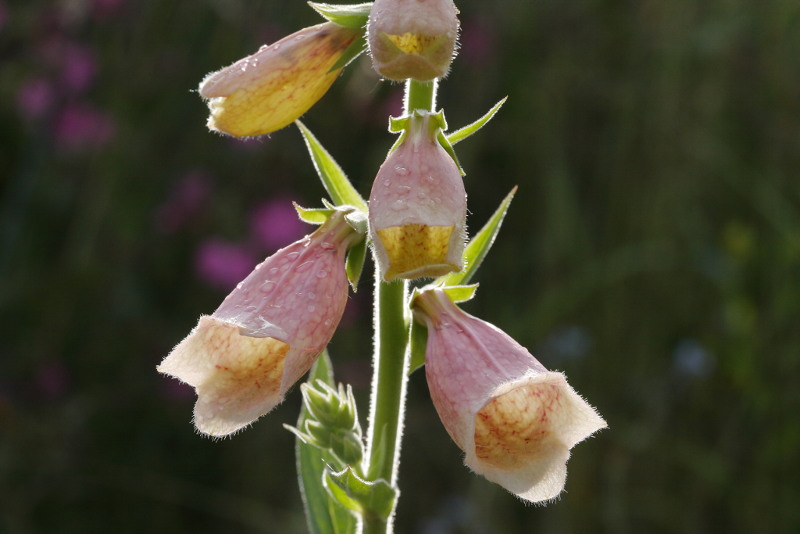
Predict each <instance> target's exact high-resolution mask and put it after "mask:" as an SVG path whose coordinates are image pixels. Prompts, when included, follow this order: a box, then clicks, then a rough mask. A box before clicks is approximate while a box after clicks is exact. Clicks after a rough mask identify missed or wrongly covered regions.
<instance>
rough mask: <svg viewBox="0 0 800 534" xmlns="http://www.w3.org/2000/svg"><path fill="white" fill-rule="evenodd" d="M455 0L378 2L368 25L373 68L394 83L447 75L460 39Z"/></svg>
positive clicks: (427, 79)
mask: <svg viewBox="0 0 800 534" xmlns="http://www.w3.org/2000/svg"><path fill="white" fill-rule="evenodd" d="M457 15H458V10H457V9H456V6H455V4H454V3H453V0H375V3H374V4H373V6H372V11H371V13H370V17H369V22H368V23H367V34H368V42H369V50H370V54H371V55H372V65H373V67H374V68H375V70H376V71H377V72H378V74H380V75H381V76H383V77H385V78H389V79H390V80H398V81H400V80H405V79H407V78H412V79H414V80H419V81H430V80H433V79H434V78H441V77H443V76H444V75H445V74H447V71H448V69H449V68H450V63H451V62H452V60H453V56H454V54H455V50H456V40H457V39H458V16H457Z"/></svg>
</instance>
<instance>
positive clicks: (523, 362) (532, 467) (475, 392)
mask: <svg viewBox="0 0 800 534" xmlns="http://www.w3.org/2000/svg"><path fill="white" fill-rule="evenodd" d="M415 314H416V316H417V317H418V319H421V320H422V321H424V322H425V324H426V325H427V327H428V344H427V347H426V355H425V360H426V361H425V369H426V371H425V372H426V376H427V379H428V388H429V389H430V393H431V398H432V399H433V403H434V405H435V406H436V410H437V412H438V413H439V417H440V419H441V420H442V423H443V424H444V426H445V428H446V429H447V432H448V433H449V434H450V437H452V438H453V441H455V442H456V444H457V445H458V446H459V447H460V448H461V449H462V450H463V451H464V452H465V453H466V455H465V459H464V463H465V464H466V465H467V466H469V467H470V468H471V469H472V470H473V471H475V472H476V473H478V474H481V475H483V476H485V477H486V478H487V479H489V480H491V481H492V482H495V483H497V484H500V485H501V486H503V487H504V488H506V489H507V490H508V491H510V492H512V493H514V494H516V495H517V496H518V497H520V498H522V499H524V500H526V501H531V502H538V501H544V500H548V499H552V498H554V497H556V496H557V495H558V494H559V493H560V492H561V490H562V489H563V487H564V483H565V480H566V476H567V467H566V463H567V459H568V458H569V454H570V453H569V451H570V449H571V448H572V447H573V446H574V445H575V444H577V443H578V442H580V441H582V440H584V439H585V438H587V437H589V436H590V435H591V434H593V433H594V432H596V431H597V430H599V429H601V428H603V427H605V426H606V423H605V421H603V419H602V418H601V417H600V416H599V415H598V414H597V412H596V411H595V410H594V408H592V407H591V406H590V405H589V404H587V403H586V401H584V400H583V399H582V398H581V397H580V396H579V395H578V394H577V393H575V391H574V390H573V389H572V388H571V387H570V386H569V384H567V381H566V378H565V377H564V375H562V374H561V373H557V372H552V371H548V370H547V369H545V368H544V366H542V364H540V363H539V362H538V361H537V360H536V359H535V358H534V357H533V356H531V354H530V353H529V352H528V351H527V350H525V348H524V347H522V346H520V345H519V344H518V343H517V342H516V341H514V340H513V339H511V338H510V337H509V336H508V335H507V334H505V333H504V332H502V331H501V330H499V329H498V328H496V327H495V326H493V325H491V324H489V323H486V322H484V321H481V320H480V319H477V318H475V317H473V316H471V315H469V314H467V313H465V312H463V311H462V310H461V309H459V308H458V307H457V306H456V305H455V304H453V303H452V302H451V301H450V299H449V298H448V297H447V295H446V294H445V293H444V292H443V291H442V290H440V289H433V290H427V291H423V292H422V293H421V294H420V295H419V296H418V297H417V298H416V300H415Z"/></svg>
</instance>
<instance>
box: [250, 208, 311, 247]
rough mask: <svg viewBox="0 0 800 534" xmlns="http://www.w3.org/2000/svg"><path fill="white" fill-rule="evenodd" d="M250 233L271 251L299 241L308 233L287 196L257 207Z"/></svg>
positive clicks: (252, 215)
mask: <svg viewBox="0 0 800 534" xmlns="http://www.w3.org/2000/svg"><path fill="white" fill-rule="evenodd" d="M250 229H251V230H250V231H251V232H252V234H253V236H254V237H255V238H256V240H257V241H258V244H259V245H262V246H263V247H264V248H265V249H267V250H269V251H273V250H277V249H278V248H280V247H283V246H285V245H286V243H291V242H292V241H295V240H297V239H298V238H300V237H301V236H303V235H304V234H305V233H306V228H305V225H304V224H303V223H302V221H300V218H299V217H298V216H297V211H295V209H294V208H293V207H292V203H291V201H290V200H289V199H287V198H286V197H285V196H277V197H273V198H272V199H271V200H269V201H267V202H264V203H263V204H261V205H259V206H257V207H256V208H255V209H254V210H253V211H252V213H251V214H250Z"/></svg>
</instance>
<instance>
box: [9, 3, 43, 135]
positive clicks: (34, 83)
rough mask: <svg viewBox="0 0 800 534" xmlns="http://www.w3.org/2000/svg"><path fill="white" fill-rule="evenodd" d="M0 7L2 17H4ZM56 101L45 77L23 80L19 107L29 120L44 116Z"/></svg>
mask: <svg viewBox="0 0 800 534" xmlns="http://www.w3.org/2000/svg"><path fill="white" fill-rule="evenodd" d="M1 12H2V8H0V17H2V13H1ZM0 26H2V25H1V24H0ZM54 101H55V91H54V90H53V85H52V84H51V83H50V82H49V81H48V80H46V79H44V78H31V79H28V80H25V81H23V82H22V83H21V84H20V86H19V89H18V90H17V107H18V108H19V111H20V115H22V117H23V118H24V119H26V120H28V121H34V120H36V119H40V118H42V117H43V116H44V115H46V114H47V113H48V112H49V111H50V110H51V109H52V108H53V103H54Z"/></svg>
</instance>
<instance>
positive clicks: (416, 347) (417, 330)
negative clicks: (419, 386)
mask: <svg viewBox="0 0 800 534" xmlns="http://www.w3.org/2000/svg"><path fill="white" fill-rule="evenodd" d="M408 346H409V350H410V351H411V360H410V363H409V367H408V374H411V373H413V372H414V371H416V370H417V369H419V368H420V367H422V366H423V365H425V350H426V348H427V346H428V328H427V327H426V326H425V325H423V324H420V323H418V322H417V321H412V322H411V329H410V332H409V342H408Z"/></svg>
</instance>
